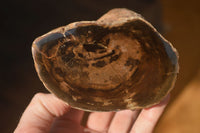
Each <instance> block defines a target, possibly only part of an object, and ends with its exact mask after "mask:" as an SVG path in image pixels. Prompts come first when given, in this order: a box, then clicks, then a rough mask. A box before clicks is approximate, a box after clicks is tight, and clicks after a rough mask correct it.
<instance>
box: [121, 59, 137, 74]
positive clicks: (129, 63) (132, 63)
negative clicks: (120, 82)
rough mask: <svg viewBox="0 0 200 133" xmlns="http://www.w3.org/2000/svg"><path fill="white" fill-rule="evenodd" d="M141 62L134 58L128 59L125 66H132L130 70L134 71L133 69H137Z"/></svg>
mask: <svg viewBox="0 0 200 133" xmlns="http://www.w3.org/2000/svg"><path fill="white" fill-rule="evenodd" d="M139 63H140V61H139V60H138V59H133V58H130V57H129V58H128V60H127V61H126V64H124V65H125V66H131V68H130V70H129V71H131V70H132V69H133V67H135V66H136V65H139Z"/></svg>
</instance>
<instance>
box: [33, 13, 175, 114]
mask: <svg viewBox="0 0 200 133" xmlns="http://www.w3.org/2000/svg"><path fill="white" fill-rule="evenodd" d="M32 53H33V58H34V62H35V68H36V70H37V73H38V75H39V77H40V79H41V81H42V82H43V83H44V85H45V87H46V88H47V89H48V90H49V91H50V92H52V93H54V94H55V95H56V96H58V97H59V98H61V99H62V100H64V101H65V102H66V103H68V104H69V105H71V106H72V107H75V108H79V109H83V110H88V111H114V110H122V109H136V108H145V107H149V106H152V105H154V104H156V103H158V102H159V101H160V100H162V99H163V98H164V97H165V96H166V95H167V94H168V93H169V91H170V90H171V89H172V88H173V86H174V83H175V80H176V76H177V73H178V57H177V52H176V50H175V49H174V48H173V47H172V45H171V44H170V43H169V42H168V41H166V40H165V39H164V38H163V37H162V36H161V35H160V34H159V33H158V32H157V31H156V30H155V29H154V28H153V26H152V25H151V24H149V23H148V22H147V21H145V20H144V19H143V18H142V17H141V16H140V15H138V14H136V13H135V12H133V11H130V10H127V9H113V10H111V11H109V12H108V13H107V14H105V15H104V16H102V17H101V18H100V19H98V20H97V21H81V22H75V23H71V24H69V25H67V26H63V27H60V28H57V29H55V30H52V31H50V32H49V33H47V34H45V35H43V36H41V37H39V38H37V39H36V40H35V41H34V42H33V45H32Z"/></svg>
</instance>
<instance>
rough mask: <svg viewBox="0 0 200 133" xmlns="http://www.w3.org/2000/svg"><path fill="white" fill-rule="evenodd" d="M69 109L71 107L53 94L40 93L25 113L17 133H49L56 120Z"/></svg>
mask: <svg viewBox="0 0 200 133" xmlns="http://www.w3.org/2000/svg"><path fill="white" fill-rule="evenodd" d="M69 109H70V107H69V106H67V105H66V104H65V103H64V102H62V101H61V100H59V99H58V98H56V97H55V96H53V95H52V94H42V93H38V94H36V95H35V96H34V97H33V99H32V101H31V102H30V104H29V105H28V107H27V108H26V110H25V112H24V113H23V115H22V117H21V120H20V122H19V124H18V126H17V128H16V130H15V133H21V132H29V133H36V132H37V133H43V132H48V131H49V130H50V126H51V124H52V122H53V120H54V118H55V117H59V116H62V115H63V114H65V113H66V112H68V110H69Z"/></svg>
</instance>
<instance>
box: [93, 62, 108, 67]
mask: <svg viewBox="0 0 200 133" xmlns="http://www.w3.org/2000/svg"><path fill="white" fill-rule="evenodd" d="M105 65H106V62H105V61H97V62H96V63H93V64H92V66H94V67H104V66H105Z"/></svg>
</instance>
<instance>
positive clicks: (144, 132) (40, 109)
mask: <svg viewBox="0 0 200 133" xmlns="http://www.w3.org/2000/svg"><path fill="white" fill-rule="evenodd" d="M168 101H169V96H167V97H166V98H165V99H164V100H163V101H162V102H161V103H159V104H158V105H155V106H153V107H151V108H146V109H142V110H135V111H131V110H124V111H119V112H93V113H91V114H90V115H89V117H88V120H87V125H86V127H83V126H81V125H80V123H81V120H82V117H83V114H84V111H81V110H77V109H73V108H71V107H70V106H68V105H66V104H65V103H64V102H63V101H61V100H59V99H58V98H56V97H55V96H54V95H52V94H44V93H38V94H36V95H35V96H34V97H33V99H32V100H31V102H30V104H29V105H28V107H27V108H26V110H25V111H24V113H23V115H22V117H21V119H20V121H19V124H18V126H17V128H16V129H15V131H14V133H47V132H50V133H65V132H66V133H127V132H129V133H152V132H153V129H154V127H155V125H156V123H157V121H158V119H159V118H160V116H161V114H162V112H163V110H164V108H165V107H166V105H167V103H168Z"/></svg>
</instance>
